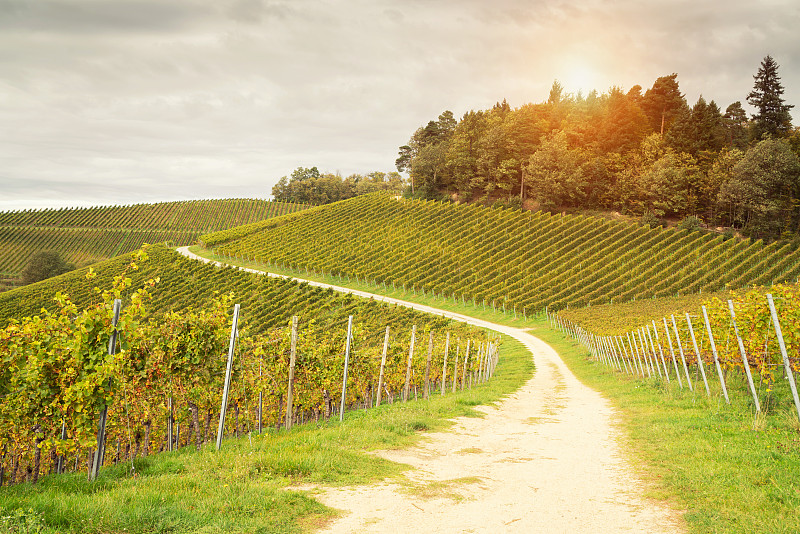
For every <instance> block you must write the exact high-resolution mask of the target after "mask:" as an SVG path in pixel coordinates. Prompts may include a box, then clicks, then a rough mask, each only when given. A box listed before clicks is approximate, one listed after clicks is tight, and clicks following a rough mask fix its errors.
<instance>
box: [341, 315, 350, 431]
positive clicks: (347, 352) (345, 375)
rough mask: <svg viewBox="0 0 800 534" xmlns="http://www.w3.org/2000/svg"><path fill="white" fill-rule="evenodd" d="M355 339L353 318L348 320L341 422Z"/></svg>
mask: <svg viewBox="0 0 800 534" xmlns="http://www.w3.org/2000/svg"><path fill="white" fill-rule="evenodd" d="M352 339H353V316H352V315H351V316H350V317H349V318H348V319H347V343H346V345H345V349H344V376H343V377H342V405H341V408H340V409H339V422H342V421H344V407H345V401H346V400H347V367H348V366H349V365H350V343H351V342H352Z"/></svg>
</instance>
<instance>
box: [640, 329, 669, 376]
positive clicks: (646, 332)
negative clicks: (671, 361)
mask: <svg viewBox="0 0 800 534" xmlns="http://www.w3.org/2000/svg"><path fill="white" fill-rule="evenodd" d="M642 328H643V331H644V333H645V334H646V335H647V341H649V342H650V351H651V352H652V354H653V363H654V364H655V366H656V369H658V377H659V378H663V374H662V373H661V366H660V365H659V363H658V354H656V347H655V345H653V336H652V335H650V325H646V326H644V327H642ZM661 360H662V361H663V360H664V353H663V352H662V353H661ZM664 367H665V368H666V365H665V366H664ZM667 382H668V383H669V376H667Z"/></svg>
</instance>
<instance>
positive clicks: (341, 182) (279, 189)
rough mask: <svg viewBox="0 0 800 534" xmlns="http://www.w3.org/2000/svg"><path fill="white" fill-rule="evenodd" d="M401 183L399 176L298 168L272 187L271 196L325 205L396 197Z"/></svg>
mask: <svg viewBox="0 0 800 534" xmlns="http://www.w3.org/2000/svg"><path fill="white" fill-rule="evenodd" d="M404 188H405V181H404V180H403V177H402V176H401V175H400V173H399V172H394V171H393V172H388V173H386V172H380V171H376V172H371V173H369V174H365V175H362V174H351V175H350V176H347V177H346V178H345V177H342V176H341V175H339V174H333V173H320V171H319V169H317V168H316V167H310V168H304V167H298V168H297V169H295V170H294V171H292V174H291V175H290V176H288V177H287V176H284V177H282V178H281V179H280V180H278V183H277V184H275V185H274V186H273V187H272V196H273V197H274V198H275V200H278V201H283V202H295V203H297V202H299V203H303V204H329V203H331V202H337V201H339V200H346V199H348V198H353V197H355V196H358V195H364V194H367V193H374V192H376V191H390V192H395V193H397V194H400V193H402V192H403V189H404Z"/></svg>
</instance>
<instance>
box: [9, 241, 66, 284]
mask: <svg viewBox="0 0 800 534" xmlns="http://www.w3.org/2000/svg"><path fill="white" fill-rule="evenodd" d="M73 269H75V266H74V265H72V264H70V263H67V262H65V261H64V259H63V258H62V257H61V254H59V253H58V252H57V251H55V250H42V251H39V252H36V253H34V254H33V256H31V259H30V260H29V261H28V265H26V266H25V269H23V270H22V283H23V284H26V285H27V284H32V283H34V282H39V281H40V280H45V279H47V278H51V277H53V276H58V275H60V274H64V273H66V272H69V271H72V270H73Z"/></svg>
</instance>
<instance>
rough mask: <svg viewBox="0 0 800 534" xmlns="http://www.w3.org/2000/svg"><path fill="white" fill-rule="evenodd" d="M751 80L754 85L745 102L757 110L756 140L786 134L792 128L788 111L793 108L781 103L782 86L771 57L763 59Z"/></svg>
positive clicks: (776, 67) (755, 117)
mask: <svg viewBox="0 0 800 534" xmlns="http://www.w3.org/2000/svg"><path fill="white" fill-rule="evenodd" d="M753 79H755V84H754V85H753V90H752V91H750V94H749V95H747V102H748V103H749V104H750V105H751V106H753V107H755V108H756V109H757V110H758V113H756V114H754V115H753V121H754V126H755V131H754V133H755V136H756V139H761V138H762V137H763V136H764V135H765V134H766V135H772V136H782V135H784V134H786V133H787V132H788V131H789V130H790V129H791V127H792V116H791V115H790V114H789V110H790V109H792V108H793V107H794V106H791V105H788V104H784V103H783V102H784V100H783V98H781V95H783V85H781V79H780V76H778V64H777V63H776V62H775V60H774V59H772V57H771V56H767V57H765V58H764V60H763V61H762V62H761V66H760V67H759V69H758V72H757V73H756V75H755V76H753Z"/></svg>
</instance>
